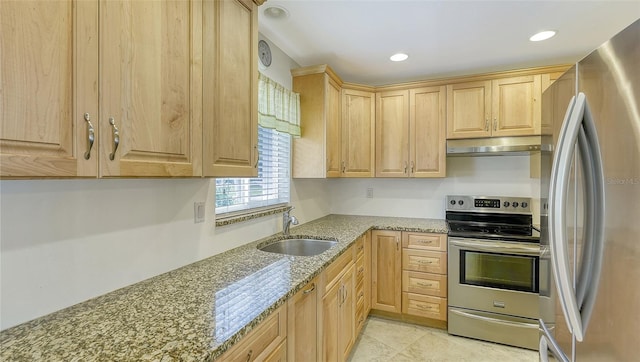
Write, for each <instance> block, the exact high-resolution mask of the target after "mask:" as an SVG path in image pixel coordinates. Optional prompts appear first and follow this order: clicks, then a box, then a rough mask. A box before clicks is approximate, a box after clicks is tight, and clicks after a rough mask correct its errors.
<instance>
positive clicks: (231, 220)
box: [216, 204, 291, 226]
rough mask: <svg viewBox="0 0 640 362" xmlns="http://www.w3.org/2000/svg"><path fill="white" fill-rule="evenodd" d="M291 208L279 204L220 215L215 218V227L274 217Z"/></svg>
mask: <svg viewBox="0 0 640 362" xmlns="http://www.w3.org/2000/svg"><path fill="white" fill-rule="evenodd" d="M290 207H291V206H289V205H285V204H279V205H274V206H267V207H262V208H257V209H251V210H243V211H239V212H233V213H225V214H220V216H217V217H216V226H226V225H231V224H237V223H239V222H243V221H249V220H253V219H257V218H260V217H264V216H269V215H275V214H279V213H282V212H285V211H286V210H287V209H288V208H290Z"/></svg>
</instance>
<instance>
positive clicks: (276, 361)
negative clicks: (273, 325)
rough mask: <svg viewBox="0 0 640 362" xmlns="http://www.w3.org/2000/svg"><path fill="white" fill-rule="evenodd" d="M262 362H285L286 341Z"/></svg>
mask: <svg viewBox="0 0 640 362" xmlns="http://www.w3.org/2000/svg"><path fill="white" fill-rule="evenodd" d="M264 362H287V340H286V339H285V340H284V341H283V342H282V343H280V345H279V346H278V347H276V349H275V350H274V351H273V352H271V354H270V355H269V356H267V358H265V360H264Z"/></svg>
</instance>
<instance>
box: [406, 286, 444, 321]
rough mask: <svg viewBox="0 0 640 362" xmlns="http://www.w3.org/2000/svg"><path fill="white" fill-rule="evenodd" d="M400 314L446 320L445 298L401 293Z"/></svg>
mask: <svg viewBox="0 0 640 362" xmlns="http://www.w3.org/2000/svg"><path fill="white" fill-rule="evenodd" d="M402 313H404V314H410V315H415V316H418V317H426V318H431V319H438V320H442V321H446V320H447V298H438V297H430V296H426V295H422V294H413V293H407V292H402Z"/></svg>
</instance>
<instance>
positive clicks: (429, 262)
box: [418, 260, 433, 265]
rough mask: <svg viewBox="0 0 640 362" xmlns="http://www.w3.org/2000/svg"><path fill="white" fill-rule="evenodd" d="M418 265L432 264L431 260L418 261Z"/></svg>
mask: <svg viewBox="0 0 640 362" xmlns="http://www.w3.org/2000/svg"><path fill="white" fill-rule="evenodd" d="M418 264H426V265H429V264H433V261H432V260H418Z"/></svg>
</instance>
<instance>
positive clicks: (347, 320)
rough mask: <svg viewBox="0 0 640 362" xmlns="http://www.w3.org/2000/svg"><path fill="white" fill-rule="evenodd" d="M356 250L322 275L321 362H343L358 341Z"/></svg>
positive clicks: (344, 254) (349, 250) (339, 258)
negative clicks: (356, 334)
mask: <svg viewBox="0 0 640 362" xmlns="http://www.w3.org/2000/svg"><path fill="white" fill-rule="evenodd" d="M353 249H354V248H353V247H351V248H349V249H348V250H347V251H346V252H345V253H343V254H342V255H341V256H340V257H338V259H336V261H334V262H333V263H332V264H331V265H329V267H327V269H325V271H324V272H323V273H322V275H321V284H322V285H323V287H322V288H321V289H322V290H323V291H324V293H323V295H322V301H321V316H320V319H319V320H320V321H321V322H320V323H321V327H320V330H319V333H318V336H319V342H320V343H319V344H320V345H321V356H320V360H322V361H344V360H346V359H347V357H348V356H349V352H350V351H351V347H353V343H354V341H355V303H356V300H355V296H354V295H355V269H354V263H353V254H354V250H353Z"/></svg>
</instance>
